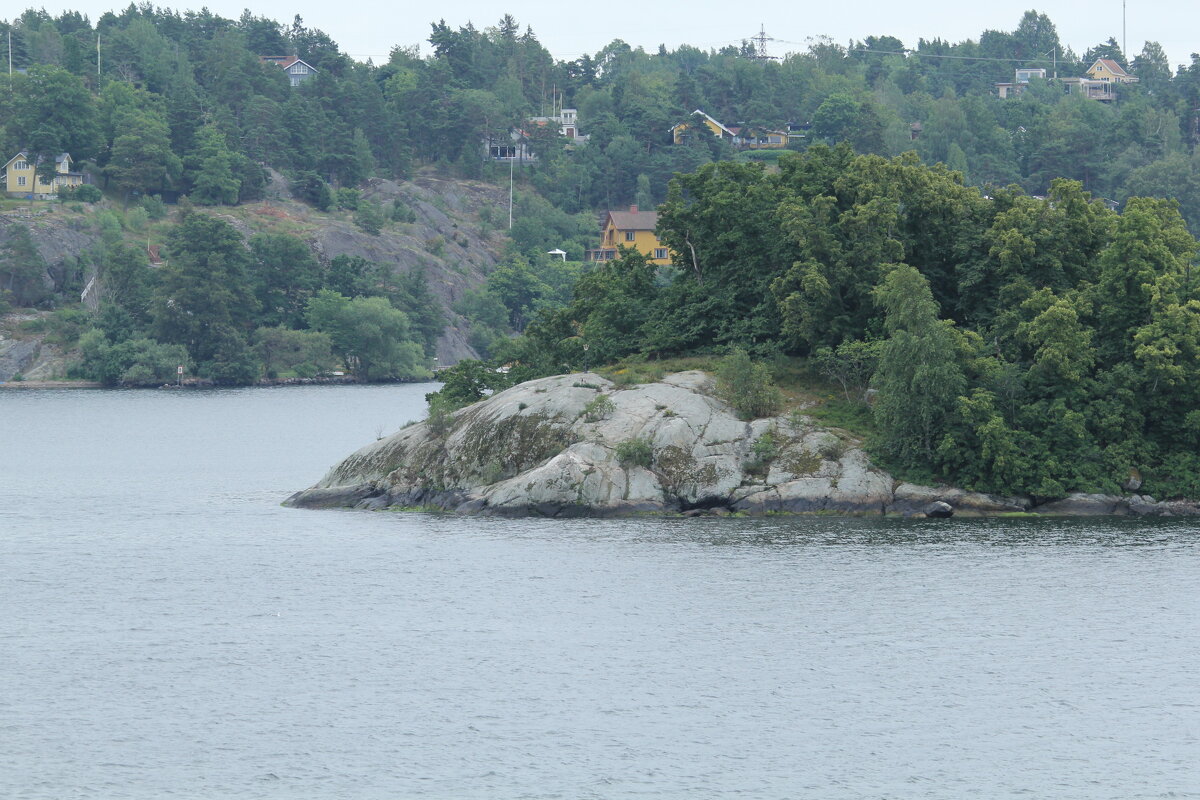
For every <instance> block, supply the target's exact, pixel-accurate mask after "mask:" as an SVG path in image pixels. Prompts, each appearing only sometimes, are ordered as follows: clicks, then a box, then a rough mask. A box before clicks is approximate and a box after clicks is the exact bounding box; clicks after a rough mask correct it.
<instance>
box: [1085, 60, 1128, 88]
mask: <svg viewBox="0 0 1200 800" xmlns="http://www.w3.org/2000/svg"><path fill="white" fill-rule="evenodd" d="M1087 74H1088V77H1089V78H1091V79H1092V80H1094V81H1100V82H1102V83H1137V80H1138V79H1137V78H1135V77H1133V76H1132V75H1130V74H1129V73H1128V72H1126V71H1125V69H1124V68H1123V67H1122V66H1121V65H1120V64H1118V63H1117V62H1116V61H1113V60H1112V59H1111V58H1097V59H1096V63H1095V64H1092V66H1091V68H1090V69H1088V71H1087Z"/></svg>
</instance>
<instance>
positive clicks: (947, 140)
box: [0, 4, 1200, 234]
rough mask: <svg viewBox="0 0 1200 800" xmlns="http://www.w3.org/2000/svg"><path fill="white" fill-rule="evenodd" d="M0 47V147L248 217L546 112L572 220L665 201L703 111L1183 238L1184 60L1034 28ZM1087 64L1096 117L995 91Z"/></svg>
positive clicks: (139, 38) (122, 18)
mask: <svg viewBox="0 0 1200 800" xmlns="http://www.w3.org/2000/svg"><path fill="white" fill-rule="evenodd" d="M7 33H11V34H12V42H13V63H14V66H15V67H16V68H17V69H18V70H26V71H25V72H21V73H18V74H16V75H14V76H13V78H12V86H11V91H3V92H0V120H2V121H3V129H2V134H0V143H2V144H3V146H4V151H5V152H13V151H15V149H16V148H22V147H23V148H29V149H31V150H32V151H35V152H38V153H44V154H50V153H54V154H56V153H57V152H61V151H63V150H66V151H69V152H71V154H72V155H73V156H74V157H75V158H76V159H77V160H79V159H83V160H86V161H88V162H89V164H90V166H91V168H92V169H93V170H94V171H96V172H97V173H98V174H100V175H102V176H103V180H104V181H105V182H106V183H107V184H108V185H109V186H113V187H116V188H118V189H120V190H122V191H128V192H155V191H159V190H163V189H171V190H176V191H182V192H184V193H186V194H188V195H189V196H190V197H191V199H192V201H193V202H201V203H228V202H236V201H239V200H241V201H245V200H248V199H253V198H255V197H257V196H258V195H259V194H260V193H261V191H262V187H263V174H262V170H261V168H260V167H261V165H263V164H267V165H270V166H272V167H275V168H277V169H280V170H283V171H287V172H290V173H293V174H300V173H303V174H304V177H306V178H308V179H310V180H311V179H313V178H314V177H316V178H319V179H322V180H324V181H326V182H329V183H331V184H333V185H334V186H355V185H357V184H359V183H360V182H361V181H362V180H363V179H365V178H366V177H368V176H370V175H372V174H381V175H387V176H392V177H403V176H405V175H407V174H409V173H410V172H411V170H413V169H414V168H415V167H416V166H419V165H421V164H439V165H442V166H443V167H446V168H448V169H451V170H453V171H455V172H457V174H459V175H461V176H463V177H486V176H487V175H488V172H489V169H490V168H491V167H492V165H490V164H487V163H485V159H484V158H483V157H482V155H483V149H482V147H481V142H482V141H483V140H484V139H485V138H487V137H489V136H490V137H496V136H498V135H499V136H503V135H506V134H507V132H508V131H509V130H511V129H513V128H520V127H521V126H522V125H523V122H524V120H526V119H528V118H529V117H530V115H536V114H540V113H547V112H548V111H549V110H550V109H552V108H553V107H555V105H557V106H567V107H575V108H578V109H579V121H580V126H581V130H582V132H583V133H585V134H588V135H589V136H590V141H589V142H588V145H587V146H586V147H579V148H575V149H573V150H569V151H568V150H564V148H563V147H562V145H563V142H562V140H561V137H559V136H558V135H557V132H556V131H555V130H553V128H551V127H542V128H538V129H534V130H531V131H530V132H529V133H530V137H531V138H532V140H533V141H531V143H530V146H531V149H532V151H533V152H534V153H535V154H537V155H538V156H539V157H540V160H539V163H538V164H537V165H536V166H534V167H530V168H529V169H527V170H523V173H524V174H523V175H522V178H523V179H526V180H528V182H529V183H530V185H532V186H533V187H535V188H536V189H537V190H538V191H539V193H540V195H541V196H542V197H544V198H545V199H547V200H549V201H550V202H551V203H552V204H553V206H554V207H556V208H557V209H561V210H562V211H565V212H567V213H570V214H574V213H578V212H581V211H585V212H591V211H593V210H595V209H597V208H606V207H618V206H621V205H627V204H629V203H633V202H638V201H641V204H642V205H644V206H647V207H648V206H650V205H652V204H654V203H656V202H661V201H662V200H663V199H664V198H665V196H666V189H667V182H668V180H669V178H670V176H671V175H672V174H674V173H676V172H692V171H694V170H695V169H696V168H698V167H699V166H700V165H702V164H704V163H707V162H710V161H713V160H722V159H727V158H731V157H733V155H734V154H733V153H732V152H731V151H729V149H728V147H727V146H726V145H724V144H723V143H722V142H720V141H713V140H711V138H708V137H703V136H699V135H697V136H694V137H691V138H689V140H688V141H685V142H683V143H680V144H674V143H673V142H672V140H671V137H670V136H669V135H668V129H669V128H670V127H671V126H672V125H674V124H676V123H678V122H681V121H685V120H686V119H687V118H688V115H689V114H690V113H691V112H692V111H694V110H695V109H703V110H704V111H705V112H707V113H709V114H710V115H712V116H713V117H715V118H717V119H719V120H722V121H724V122H725V123H726V124H729V125H734V124H737V125H743V126H750V127H755V126H762V127H769V128H775V129H778V128H781V127H783V126H784V125H788V124H791V125H794V126H801V127H803V128H805V129H806V131H807V134H808V135H807V141H817V142H823V143H828V144H833V143H836V142H838V141H843V140H844V141H849V142H850V143H851V145H853V146H854V148H855V149H856V150H857V151H858V152H860V153H872V154H877V155H888V156H894V155H899V154H900V153H902V152H905V151H907V150H910V149H915V150H916V152H917V153H918V154H919V155H920V156H921V158H922V160H924V161H925V162H926V163H935V162H943V163H945V164H946V165H947V166H949V167H950V168H951V169H954V170H958V171H960V172H962V173H963V174H964V176H965V179H966V181H967V183H968V184H972V185H978V186H987V185H996V186H1007V185H1010V184H1017V185H1020V186H1022V187H1023V188H1024V189H1025V191H1027V192H1029V193H1032V194H1045V193H1046V191H1048V189H1049V186H1050V181H1051V180H1053V179H1054V178H1060V177H1062V178H1072V179H1074V180H1078V181H1080V182H1081V183H1082V184H1083V187H1084V189H1085V190H1086V191H1089V192H1092V193H1093V194H1094V195H1096V196H1100V197H1105V198H1108V199H1110V200H1113V201H1116V202H1124V201H1125V199H1126V198H1128V197H1130V196H1134V195H1138V196H1164V197H1167V196H1169V197H1173V198H1175V199H1177V200H1179V202H1180V204H1181V207H1182V209H1183V214H1184V217H1185V218H1186V219H1188V220H1189V221H1190V222H1191V223H1192V224H1193V225H1194V224H1196V223H1197V222H1200V175H1198V173H1197V169H1196V165H1195V161H1194V159H1193V157H1192V153H1193V147H1194V144H1195V142H1196V139H1197V134H1198V132H1200V121H1198V120H1200V117H1198V115H1200V57H1198V56H1193V57H1192V63H1191V64H1189V65H1184V66H1180V67H1179V68H1178V69H1177V70H1173V69H1172V65H1170V64H1169V63H1168V62H1167V60H1166V56H1165V55H1164V53H1163V51H1162V48H1161V47H1160V46H1159V45H1157V44H1156V43H1154V42H1147V43H1146V44H1145V46H1144V47H1143V49H1142V51H1141V52H1140V53H1139V54H1136V55H1133V54H1131V57H1129V58H1128V59H1127V58H1126V55H1125V54H1123V53H1121V51H1120V48H1119V47H1118V46H1117V44H1116V42H1115V41H1114V40H1112V39H1110V40H1109V41H1107V42H1104V43H1099V44H1097V45H1096V46H1094V47H1092V48H1089V49H1088V50H1087V51H1086V52H1085V53H1083V54H1081V55H1076V54H1075V53H1073V52H1072V51H1071V50H1070V49H1069V48H1065V47H1063V46H1062V44H1061V43H1060V42H1059V39H1058V35H1057V33H1056V31H1055V27H1054V24H1053V23H1052V22H1051V21H1050V20H1049V19H1048V18H1047V17H1046V16H1045V15H1042V14H1038V13H1037V12H1035V11H1028V12H1026V13H1025V14H1024V16H1023V17H1022V18H1021V19H1020V20H1019V23H1018V25H1017V27H1016V29H1015V30H1013V31H1011V32H1003V31H985V32H983V33H982V34H981V35H980V37H979V39H978V40H967V41H964V42H959V43H949V42H944V41H941V40H937V39H935V40H932V41H927V40H921V41H919V42H917V43H915V44H914V43H911V42H910V43H902V42H900V41H899V40H897V39H895V38H894V37H890V36H870V37H867V38H866V39H865V40H863V41H861V42H851V43H849V44H848V45H847V46H843V45H839V44H836V43H834V42H832V41H826V40H817V41H816V42H815V43H813V44H812V45H811V46H810V47H809V48H808V49H807V50H806V51H805V52H800V53H794V54H790V55H787V56H786V57H783V58H782V59H779V60H766V61H764V60H760V59H757V58H755V57H754V52H755V51H754V48H753V47H752V46H751V45H750V43H748V42H747V43H743V45H742V46H740V47H737V46H728V47H725V48H722V49H721V50H719V51H712V50H710V51H704V50H700V49H697V48H694V47H689V46H681V47H679V48H678V49H676V50H674V51H667V50H666V49H665V48H660V49H659V51H658V52H655V53H647V52H645V51H643V50H642V49H640V48H637V49H635V48H631V47H630V46H629V45H627V44H625V43H624V42H622V41H620V40H617V41H614V42H612V43H611V44H609V45H607V46H606V47H604V48H603V49H602V50H600V51H599V52H598V53H596V54H594V55H585V56H583V57H581V58H578V59H576V60H574V61H555V60H554V59H553V58H552V57H551V56H550V54H549V52H548V51H547V50H546V49H545V47H543V46H542V44H541V43H540V42H539V41H538V39H537V37H536V36H535V34H534V32H533V31H532V30H530V29H529V28H526V29H525V30H524V31H522V30H521V28H520V26H519V24H518V23H517V22H516V21H515V20H514V19H513V18H512V17H510V16H505V17H504V18H503V19H501V20H500V21H499V22H498V24H497V25H496V26H495V27H488V28H485V29H482V30H480V29H477V28H475V27H473V26H471V25H467V26H466V27H463V28H459V29H458V30H454V29H451V28H450V27H449V26H447V25H445V24H444V23H441V22H439V23H435V24H434V25H433V26H432V32H431V34H430V36H429V44H430V52H429V53H428V54H427V55H422V54H421V53H419V52H417V50H416V49H414V48H402V47H398V48H396V49H395V50H394V51H393V52H392V54H391V57H390V58H389V60H388V62H387V63H385V64H380V65H375V64H372V63H370V62H367V63H361V62H357V61H354V60H353V59H350V58H348V57H347V56H346V55H344V54H343V53H341V52H340V50H339V48H338V46H337V44H336V43H335V42H333V41H332V40H330V38H329V37H328V36H327V35H325V34H324V33H322V32H321V31H319V30H314V29H311V28H308V27H305V26H304V24H303V22H302V21H301V20H300V19H299V18H297V19H296V20H294V21H293V22H292V23H291V24H290V25H287V24H279V23H277V22H275V21H273V20H268V19H263V18H260V17H254V16H253V15H251V14H250V13H249V12H246V13H245V14H243V15H242V17H241V18H240V19H237V20H230V19H223V18H221V17H218V16H215V15H213V14H211V13H210V12H208V11H206V10H203V11H199V12H192V11H188V12H184V13H178V12H175V11H170V10H164V9H160V8H155V7H153V6H151V5H149V4H146V5H142V6H134V5H130V6H129V7H128V8H126V9H125V10H124V11H122V12H120V13H119V14H118V13H107V14H105V15H103V16H102V17H100V18H99V19H98V20H96V22H95V24H94V25H93V24H92V23H90V22H89V20H88V19H87V18H85V17H82V16H81V15H79V14H78V13H74V12H67V13H64V14H62V15H61V16H59V17H51V16H50V15H48V14H47V13H46V12H44V11H33V10H30V11H26V12H25V13H24V14H22V15H21V16H20V17H18V18H16V19H14V20H12V21H10V22H7V23H0V35H3V34H7ZM97 37H98V39H99V44H100V46H99V54H97V47H96V43H97ZM906 44H907V46H906ZM287 54H296V55H298V56H299V57H300V58H302V59H304V60H305V61H306V62H307V63H309V64H311V65H312V66H313V67H314V68H316V70H317V72H316V74H315V76H314V77H313V78H312V79H311V80H308V81H306V82H305V83H303V85H301V86H300V87H297V88H295V89H293V88H292V87H290V86H289V85H288V80H287V77H286V76H285V75H284V74H283V71H282V70H280V69H278V68H277V67H264V65H263V64H262V63H261V62H260V60H259V56H262V55H287ZM97 57H99V61H100V64H99V67H97V63H96V62H97ZM1097 57H1112V58H1115V59H1116V60H1117V61H1118V62H1119V63H1121V64H1124V65H1125V66H1127V67H1128V69H1129V70H1130V72H1131V73H1132V74H1133V75H1135V76H1136V77H1137V78H1138V80H1139V82H1138V83H1137V84H1134V85H1130V86H1122V87H1121V92H1120V94H1119V100H1118V102H1116V103H1113V104H1109V103H1102V102H1094V101H1086V100H1084V99H1082V98H1081V97H1079V96H1078V95H1066V94H1064V92H1063V88H1062V86H1061V85H1059V84H1056V83H1054V82H1052V81H1040V80H1035V81H1034V82H1033V84H1032V85H1031V87H1030V89H1029V90H1028V91H1026V92H1024V93H1023V94H1021V95H1020V97H1018V98H1011V99H1008V100H1001V99H999V98H998V97H997V95H996V89H995V83H996V82H998V81H1011V80H1012V78H1013V71H1014V69H1015V68H1016V67H1018V66H1024V67H1046V68H1047V69H1050V70H1052V71H1053V72H1056V73H1057V74H1058V75H1060V76H1063V77H1066V76H1080V75H1083V74H1084V70H1086V68H1087V67H1088V66H1089V65H1090V64H1091V63H1092V61H1093V60H1094V59H1095V58H1097ZM8 80H9V79H8V76H0V83H7V81H8ZM0 88H4V89H8V88H10V87H7V86H3V87H0ZM913 123H920V125H921V133H920V136H919V137H918V138H917V139H916V140H915V141H914V140H913V138H912V128H911V125H912V124H913ZM525 127H527V128H528V127H530V126H525ZM804 144H805V143H799V144H798V146H801V147H802V146H804ZM307 173H315V176H314V175H308V174H307ZM319 194H320V193H319V192H314V195H313V196H314V197H317V198H319ZM556 233H560V234H561V232H556Z"/></svg>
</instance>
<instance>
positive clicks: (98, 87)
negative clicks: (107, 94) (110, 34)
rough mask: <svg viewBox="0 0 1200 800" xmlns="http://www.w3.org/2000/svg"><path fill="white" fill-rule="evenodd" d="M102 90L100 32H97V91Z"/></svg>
mask: <svg viewBox="0 0 1200 800" xmlns="http://www.w3.org/2000/svg"><path fill="white" fill-rule="evenodd" d="M99 90H100V31H96V91H99Z"/></svg>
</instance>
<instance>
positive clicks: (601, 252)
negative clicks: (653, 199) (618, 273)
mask: <svg viewBox="0 0 1200 800" xmlns="http://www.w3.org/2000/svg"><path fill="white" fill-rule="evenodd" d="M657 227H658V212H656V211H638V207H637V206H630V207H629V210H628V211H609V212H607V213H606V214H605V216H604V224H603V225H602V226H601V228H600V246H599V247H598V248H596V249H595V250H588V251H587V256H586V258H587V260H588V261H611V260H612V259H614V258H616V257H617V255H618V253H619V251H618V249H617V248H619V247H630V248H633V249H634V250H637V251H638V252H639V253H641V254H643V255H644V256H646V260H647V261H649V262H650V263H651V264H661V265H666V264H670V263H671V256H670V254H669V253H668V252H667V248H666V246H665V245H663V243H662V242H660V241H659V240H658V237H657V236H655V235H654V229H655V228H657Z"/></svg>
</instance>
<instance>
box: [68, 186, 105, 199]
mask: <svg viewBox="0 0 1200 800" xmlns="http://www.w3.org/2000/svg"><path fill="white" fill-rule="evenodd" d="M58 199H59V200H60V201H62V202H64V203H66V202H70V201H77V202H80V203H99V202H100V201H101V200H103V199H104V195H103V194H101V193H100V190H99V189H97V188H96V187H95V186H92V185H91V184H90V183H85V184H83V185H81V186H63V187H62V188H61V189H59V190H58Z"/></svg>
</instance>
